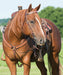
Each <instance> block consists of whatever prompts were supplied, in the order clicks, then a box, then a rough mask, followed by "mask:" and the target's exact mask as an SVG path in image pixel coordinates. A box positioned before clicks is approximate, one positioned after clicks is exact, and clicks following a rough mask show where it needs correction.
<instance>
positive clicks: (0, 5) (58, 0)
mask: <svg viewBox="0 0 63 75" xmlns="http://www.w3.org/2000/svg"><path fill="white" fill-rule="evenodd" d="M29 4H32V7H33V8H35V7H37V6H38V5H39V4H41V7H40V10H42V9H44V8H45V7H47V6H53V7H55V8H57V7H61V8H63V0H0V19H3V18H10V17H11V14H12V13H13V12H15V11H17V10H18V6H22V7H23V9H27V8H28V6H29ZM40 10H39V11H40Z"/></svg>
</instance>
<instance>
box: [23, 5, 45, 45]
mask: <svg viewBox="0 0 63 75" xmlns="http://www.w3.org/2000/svg"><path fill="white" fill-rule="evenodd" d="M39 8H40V5H39V6H37V7H36V8H34V9H32V6H31V5H30V6H29V8H28V9H27V10H25V20H24V23H23V24H24V25H23V27H22V31H23V34H25V35H28V36H30V37H31V38H33V39H34V41H35V42H36V44H37V45H40V46H42V45H43V44H45V42H46V38H45V34H44V31H43V29H42V26H41V19H40V17H39V15H38V13H37V11H38V10H39Z"/></svg>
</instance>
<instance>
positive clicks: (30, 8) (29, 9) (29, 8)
mask: <svg viewBox="0 0 63 75" xmlns="http://www.w3.org/2000/svg"><path fill="white" fill-rule="evenodd" d="M31 10H32V4H30V5H29V7H28V12H30V11H31Z"/></svg>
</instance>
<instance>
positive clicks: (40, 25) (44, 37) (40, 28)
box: [35, 17, 46, 41]
mask: <svg viewBox="0 0 63 75" xmlns="http://www.w3.org/2000/svg"><path fill="white" fill-rule="evenodd" d="M35 19H36V20H37V22H38V24H39V27H40V29H41V32H42V34H43V36H44V41H46V38H45V35H44V32H43V30H42V27H41V24H40V22H39V20H38V18H37V17H35Z"/></svg>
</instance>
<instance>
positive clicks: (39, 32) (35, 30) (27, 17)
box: [3, 5, 46, 75]
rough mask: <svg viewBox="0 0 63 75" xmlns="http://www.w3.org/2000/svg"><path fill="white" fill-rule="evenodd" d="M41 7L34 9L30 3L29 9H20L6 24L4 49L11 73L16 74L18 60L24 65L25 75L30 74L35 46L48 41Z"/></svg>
mask: <svg viewBox="0 0 63 75" xmlns="http://www.w3.org/2000/svg"><path fill="white" fill-rule="evenodd" d="M39 8H40V5H39V6H37V7H36V8H34V9H32V7H31V5H30V6H29V8H28V9H24V10H19V11H18V12H17V14H16V15H15V17H14V18H13V19H12V20H11V21H9V23H8V25H7V26H6V29H5V33H4V34H3V49H4V53H5V59H6V63H7V65H8V67H9V69H10V72H11V75H16V64H17V63H18V61H20V62H21V63H22V64H23V66H24V75H29V72H30V59H31V55H32V53H33V46H36V45H40V46H43V45H44V44H45V42H46V37H45V34H44V32H43V29H42V27H41V19H40V17H39V15H38V13H37V11H38V10H39ZM29 37H30V38H29ZM29 42H30V43H29Z"/></svg>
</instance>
